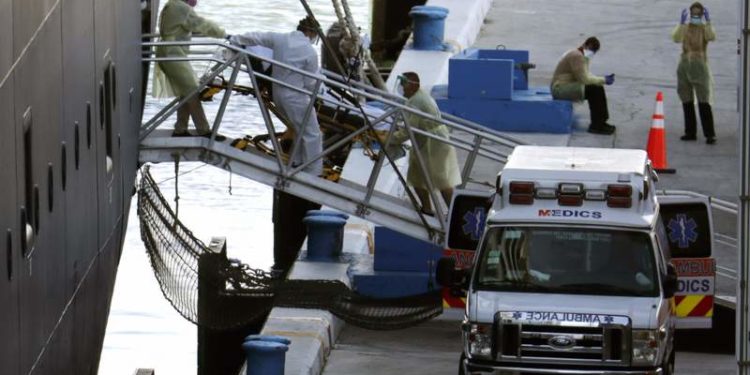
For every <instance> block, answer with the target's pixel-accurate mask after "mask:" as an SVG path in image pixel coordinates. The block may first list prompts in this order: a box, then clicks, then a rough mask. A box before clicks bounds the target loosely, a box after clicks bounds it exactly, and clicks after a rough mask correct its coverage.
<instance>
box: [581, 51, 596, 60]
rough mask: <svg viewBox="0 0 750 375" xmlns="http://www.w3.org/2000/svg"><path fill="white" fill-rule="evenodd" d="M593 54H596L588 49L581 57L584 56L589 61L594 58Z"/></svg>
mask: <svg viewBox="0 0 750 375" xmlns="http://www.w3.org/2000/svg"><path fill="white" fill-rule="evenodd" d="M594 54H596V52H594V51H592V50H590V49H585V50H583V56H585V57H586V58H587V59H589V60H591V59H592V58H593V57H594Z"/></svg>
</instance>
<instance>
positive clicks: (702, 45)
mask: <svg viewBox="0 0 750 375" xmlns="http://www.w3.org/2000/svg"><path fill="white" fill-rule="evenodd" d="M715 39H716V32H715V31H714V27H713V26H711V24H710V23H707V24H701V25H691V24H681V25H677V27H675V28H674V30H673V31H672V40H674V42H675V43H682V56H681V57H680V64H679V65H678V66H677V94H678V95H679V96H680V101H682V102H683V103H692V102H694V99H693V93H695V97H697V98H698V102H699V103H709V104H710V103H711V102H712V101H713V78H712V77H711V69H710V68H709V66H708V54H707V53H706V47H707V46H708V42H710V41H713V40H715Z"/></svg>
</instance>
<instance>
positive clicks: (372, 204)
mask: <svg viewBox="0 0 750 375" xmlns="http://www.w3.org/2000/svg"><path fill="white" fill-rule="evenodd" d="M161 45H170V46H174V45H180V46H191V47H196V46H201V47H202V48H204V50H203V51H202V52H201V51H193V50H191V54H190V55H188V56H187V57H184V58H179V57H155V55H154V53H153V51H147V52H144V61H147V62H155V63H158V62H174V61H190V62H195V61H203V62H207V63H208V64H209V66H210V67H209V69H208V70H207V73H206V74H205V75H204V76H203V77H202V78H201V80H200V82H199V87H198V88H197V89H196V90H194V91H193V92H192V93H191V94H189V95H187V96H185V97H182V98H177V99H174V100H173V101H172V102H171V103H169V104H168V105H166V106H165V107H164V108H162V109H161V110H160V111H158V113H156V115H154V116H153V117H152V118H151V119H149V120H148V121H146V122H145V123H144V124H143V125H142V129H141V135H140V156H139V159H140V162H142V163H145V162H153V163H159V162H175V161H200V162H204V163H208V164H211V165H214V166H216V167H218V168H223V169H225V170H228V171H230V172H231V173H234V174H238V175H241V176H244V177H246V178H249V179H251V180H254V181H257V182H260V183H263V184H265V185H268V186H270V187H273V188H275V189H278V190H283V191H285V192H288V193H290V194H294V195H297V196H300V197H304V198H306V199H309V200H311V201H314V202H317V203H320V204H322V205H325V206H328V207H332V208H335V209H338V210H341V211H343V212H347V213H349V214H352V215H356V216H358V217H361V218H363V219H366V220H368V221H371V222H373V223H375V224H379V225H382V226H385V227H388V228H391V229H393V230H396V231H398V232H401V233H404V234H406V235H409V236H412V237H414V238H418V239H422V240H426V241H430V242H433V243H437V244H442V242H443V238H444V236H445V232H446V225H447V224H446V221H447V220H446V212H447V210H446V209H445V208H446V207H445V206H442V207H441V206H439V205H438V204H437V203H436V202H440V201H441V199H440V197H439V196H438V194H437V191H436V189H434V186H435V184H434V182H433V180H432V177H431V176H430V174H429V173H428V168H427V161H426V160H424V159H423V155H422V154H421V153H420V152H414V155H412V157H416V160H417V162H418V166H419V171H418V172H419V173H420V175H421V177H422V178H423V179H424V181H426V183H427V186H428V187H430V189H429V190H430V192H431V193H430V194H431V199H432V202H435V208H436V209H435V216H429V215H425V214H423V213H422V211H421V208H420V205H419V204H418V202H417V200H416V199H415V197H414V195H413V194H411V192H410V190H409V187H408V186H407V182H406V179H405V177H404V176H403V174H402V173H401V172H400V171H399V170H398V168H397V167H396V164H395V163H394V155H392V153H391V152H387V151H386V150H389V148H391V149H392V147H391V144H390V141H391V138H392V136H393V134H394V133H395V131H396V130H397V129H400V130H401V132H402V134H403V132H406V134H407V135H408V139H409V140H410V141H411V144H412V145H417V144H418V142H417V140H418V139H425V138H430V139H431V140H433V141H438V142H442V143H445V144H449V145H451V146H453V147H454V148H455V149H456V151H457V153H460V156H461V157H460V158H459V159H460V160H462V165H460V166H459V168H460V170H461V177H462V181H463V182H462V184H461V185H460V186H459V187H461V188H466V187H467V184H468V183H470V182H477V176H478V175H483V177H481V178H479V181H481V182H483V183H484V184H485V185H487V184H489V185H491V186H493V187H494V178H495V175H496V174H497V172H499V171H500V170H501V169H502V166H503V165H504V163H505V162H506V160H507V159H506V158H507V156H508V155H509V154H510V152H511V151H512V149H513V148H514V147H515V146H516V145H518V144H522V142H521V141H519V140H517V139H513V138H511V137H508V136H506V135H503V134H501V133H499V132H496V131H492V130H490V129H487V128H484V127H482V126H480V125H478V124H475V123H472V122H469V121H466V120H464V119H461V118H458V117H455V116H451V115H448V114H442V116H433V115H431V114H428V113H424V112H421V111H418V110H415V109H413V108H411V107H409V106H407V105H406V100H405V99H404V98H403V97H400V96H396V95H393V94H390V93H388V92H386V91H382V90H379V89H376V88H373V87H370V86H367V85H365V84H362V83H359V82H356V81H351V80H348V79H346V78H344V77H342V76H340V75H337V74H334V73H331V72H328V71H321V72H319V73H318V72H316V73H312V72H307V71H303V70H300V69H297V68H295V67H292V66H289V65H286V64H283V63H281V62H279V61H275V60H273V59H269V58H266V57H262V56H259V55H256V54H253V53H251V52H249V51H248V50H246V49H244V48H241V47H238V46H234V45H231V44H228V43H225V42H217V41H215V40H202V41H201V40H196V41H193V42H149V43H144V46H145V47H149V48H153V47H158V46H161ZM205 48H210V49H214V50H215V51H214V52H216V53H213V54H211V51H206V50H205ZM194 49H195V48H194ZM253 61H255V62H256V63H257V62H263V63H266V64H270V65H271V66H272V67H273V69H287V70H289V71H292V72H294V73H297V74H300V75H301V76H303V77H304V78H305V80H306V81H308V82H311V83H312V84H311V85H310V86H308V87H294V86H291V85H289V84H287V83H285V82H282V81H279V80H277V79H275V78H273V77H272V76H270V75H267V74H265V73H263V72H260V71H258V70H254V69H253V64H252V62H253ZM256 66H257V65H256ZM227 73H228V75H229V77H230V78H229V79H228V80H224V79H223V75H224V74H227ZM219 76H222V80H223V81H224V83H225V84H224V85H223V86H222V87H223V88H224V92H223V96H222V99H221V104H220V106H219V108H218V110H217V112H216V116H215V118H214V121H213V127H212V133H211V136H210V137H208V138H204V137H172V136H171V133H172V130H171V126H170V127H169V129H161V128H160V127H161V125H163V124H164V123H165V121H166V120H167V119H168V118H169V117H170V116H171V115H172V114H174V113H175V112H176V111H177V110H178V109H179V108H180V107H181V106H183V105H185V103H186V102H187V101H189V100H190V99H191V98H193V97H195V96H197V95H200V93H201V91H202V90H203V89H204V88H206V87H208V86H211V85H212V84H214V82H215V79H216V78H217V77H219ZM243 79H244V82H247V83H246V84H245V85H246V86H240V85H241V84H242V82H241V80H243ZM262 80H265V81H266V82H270V83H272V84H273V86H274V88H279V87H284V88H286V89H289V90H293V91H295V92H297V93H300V94H302V95H304V96H306V97H307V98H309V106H308V109H307V113H306V115H305V116H306V118H305V119H307V116H315V115H316V114H315V113H316V112H315V110H316V109H318V110H320V108H321V107H325V108H327V109H328V110H329V112H331V111H332V112H333V115H331V117H332V118H333V122H334V123H335V122H336V121H335V119H336V118H337V116H339V115H342V114H348V115H354V116H355V117H357V118H358V119H359V123H358V124H359V125H358V126H349V127H347V128H346V129H347V131H346V132H345V133H344V134H343V135H340V136H339V137H338V138H337V139H334V140H333V141H331V142H328V144H324V147H323V148H324V149H323V152H322V153H321V154H320V155H317V156H316V157H314V158H313V159H312V160H306V161H305V162H304V163H303V164H301V165H294V164H293V163H292V161H293V160H294V158H293V157H290V156H289V155H295V153H296V152H299V150H298V147H297V145H299V144H300V140H301V133H302V132H296V138H295V139H294V142H293V143H292V145H293V146H292V148H291V151H290V152H287V154H288V155H287V154H285V153H284V149H283V148H282V146H281V144H280V142H279V140H278V139H277V137H276V136H275V134H276V127H275V126H274V118H276V119H277V120H281V121H282V122H284V123H285V124H286V125H287V126H288V127H292V128H294V126H295V124H291V123H289V121H285V119H284V115H283V112H282V113H280V112H279V110H278V109H277V108H276V107H275V105H274V103H273V101H272V100H271V98H270V95H268V94H267V93H265V92H263V91H262V87H261V86H260V85H259V82H261V81H262ZM306 86H307V85H306ZM237 87H245V88H247V89H248V91H251V92H252V95H253V96H254V97H255V99H256V100H255V103H254V104H249V103H252V102H250V101H248V100H247V99H244V100H233V101H231V102H230V99H232V98H233V95H232V93H233V90H235V89H237ZM364 103H367V104H364ZM373 103H375V104H374V105H373ZM248 105H257V109H258V110H259V111H260V115H261V116H262V118H263V121H264V123H265V128H266V129H265V130H266V131H267V134H268V135H270V136H269V137H268V138H269V140H268V142H266V144H267V149H266V150H259V149H255V148H249V149H246V150H240V149H238V148H236V147H233V146H232V145H231V144H230V143H229V142H228V141H218V140H216V135H217V134H219V133H220V129H221V126H222V119H223V117H224V114H225V112H226V111H227V110H231V108H232V107H233V106H245V107H247V106H248ZM235 108H236V107H235ZM419 119H428V120H430V121H434V122H437V123H440V124H443V125H445V126H447V127H448V129H449V130H450V136H449V137H448V138H444V137H441V136H439V135H436V134H434V133H430V132H428V131H425V130H423V129H420V128H418V127H417V126H414V124H412V122H415V120H419ZM304 122H306V121H303V123H304ZM354 140H360V141H363V143H365V144H367V147H369V146H370V145H371V144H375V145H376V146H377V147H375V149H376V150H377V151H375V153H374V154H373V159H374V160H373V161H372V171H371V172H370V173H369V176H368V178H367V181H351V180H343V179H342V180H340V181H339V182H333V181H329V180H327V179H324V178H320V177H319V176H317V175H312V174H310V173H308V172H307V171H306V167H308V166H309V165H310V164H312V163H313V162H315V161H316V160H319V159H321V158H326V157H327V156H330V155H332V154H334V153H336V152H339V151H340V150H342V149H345V148H347V147H349V146H350V144H351V143H352V142H353V141H354ZM287 151H288V150H287ZM383 173H393V174H395V175H396V176H397V177H398V181H399V182H400V184H401V185H402V187H403V189H402V190H403V191H404V192H406V193H407V197H406V199H405V198H402V197H399V196H393V195H390V194H389V193H388V192H384V191H379V190H377V189H376V186H377V182H378V179H379V178H380V177H381V176H382V175H383ZM482 178H483V179H482ZM488 180H489V181H488ZM473 185H475V184H473ZM479 186H482V185H479ZM483 188H484V189H487V187H486V186H484V187H483Z"/></svg>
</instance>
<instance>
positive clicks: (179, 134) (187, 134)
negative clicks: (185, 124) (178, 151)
mask: <svg viewBox="0 0 750 375" xmlns="http://www.w3.org/2000/svg"><path fill="white" fill-rule="evenodd" d="M172 136H173V137H190V136H192V134H190V133H188V132H178V131H177V130H175V131H173V132H172Z"/></svg>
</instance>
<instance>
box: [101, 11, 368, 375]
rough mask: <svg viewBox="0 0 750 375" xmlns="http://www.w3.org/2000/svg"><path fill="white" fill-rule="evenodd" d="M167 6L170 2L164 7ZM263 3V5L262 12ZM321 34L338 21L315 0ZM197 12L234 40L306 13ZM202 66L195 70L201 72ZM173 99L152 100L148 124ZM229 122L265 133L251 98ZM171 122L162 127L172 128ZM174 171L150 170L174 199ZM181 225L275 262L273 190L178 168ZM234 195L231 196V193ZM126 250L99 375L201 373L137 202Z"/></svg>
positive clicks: (236, 253)
mask: <svg viewBox="0 0 750 375" xmlns="http://www.w3.org/2000/svg"><path fill="white" fill-rule="evenodd" d="M162 2H163V3H164V2H166V1H162ZM349 2H350V6H351V8H352V13H353V14H354V18H355V22H356V23H357V25H358V26H360V27H362V28H363V29H365V28H367V27H368V26H369V18H368V17H369V1H368V0H349ZM259 4H263V5H262V6H257V5H259ZM310 6H311V7H312V8H313V10H314V12H315V15H316V17H317V18H318V21H319V22H320V23H321V25H322V26H323V28H324V29H326V28H327V27H328V25H330V24H331V23H332V22H333V21H335V20H336V16H335V13H334V11H333V6H332V5H331V2H329V1H324V0H312V1H310ZM196 11H197V12H198V13H199V14H200V15H202V16H204V17H206V18H208V19H211V20H214V21H217V22H219V23H220V24H221V25H222V26H223V27H224V28H225V29H226V30H227V33H229V34H234V33H242V32H246V31H277V32H287V31H290V30H293V29H294V28H295V27H296V25H297V22H298V21H299V19H300V18H303V17H304V16H305V12H304V8H303V7H302V5H301V4H300V2H299V1H297V0H266V1H263V2H258V1H252V2H250V1H246V0H210V1H209V0H201V1H199V4H198V6H197V7H196ZM204 69H205V67H201V66H198V65H196V67H195V70H196V72H197V73H198V74H201V73H202V72H203V71H204ZM219 101H220V96H219V97H217V98H215V101H214V102H213V103H208V104H204V107H205V109H206V112H207V114H208V116H209V120H211V119H212V118H213V115H214V114H215V113H216V110H217V107H218V103H219ZM167 102H168V101H167V100H165V99H161V100H156V99H153V98H151V97H149V98H148V103H147V106H146V111H145V112H146V115H145V116H144V119H148V118H150V117H149V115H153V114H154V113H156V111H158V110H159V108H161V107H162V106H163V105H165V104H166V103H167ZM230 103H232V108H231V109H229V110H228V111H227V113H226V114H225V116H224V122H223V125H222V129H221V132H222V133H223V134H227V135H229V136H240V135H242V134H261V133H266V131H265V126H264V124H263V121H262V118H261V117H260V113H259V112H258V110H257V105H256V104H255V101H254V99H253V98H250V97H242V96H237V97H233V99H232V101H231V102H230ZM171 123H173V120H168V121H167V122H166V123H165V126H171ZM174 173H175V171H174V165H173V164H162V165H154V166H153V167H152V174H153V175H154V178H155V179H156V181H160V182H161V183H160V186H161V188H162V192H163V193H164V195H165V197H166V198H167V199H169V200H172V202H173V199H174V196H175V189H174V185H175V181H174ZM180 173H181V175H180V177H179V197H180V207H179V216H180V219H181V220H182V221H183V222H184V223H185V224H186V225H187V227H188V228H190V229H191V230H192V231H193V232H194V233H195V235H196V236H197V237H198V238H200V239H202V240H204V241H205V242H208V240H209V239H210V238H211V236H225V237H226V238H227V244H228V249H227V251H228V255H229V257H233V258H239V259H241V260H242V261H243V262H245V263H248V264H250V265H251V266H253V267H258V268H265V269H268V268H269V267H270V266H271V264H272V263H273V250H272V249H273V235H272V233H273V226H272V223H271V204H272V201H271V198H272V190H271V189H270V188H268V187H266V186H264V185H260V184H257V183H255V182H253V181H249V180H246V179H244V178H242V177H239V176H231V175H230V174H229V173H228V172H225V171H223V170H219V169H217V168H214V167H211V166H205V165H202V164H197V163H180ZM230 189H231V194H230ZM132 204H133V206H132V208H131V210H130V221H129V223H128V231H127V234H126V238H125V247H124V249H123V253H122V259H121V262H120V267H119V270H118V274H117V283H116V285H115V292H114V296H113V300H112V306H111V311H110V316H109V322H108V325H107V333H106V337H105V339H104V348H103V351H102V357H101V364H100V368H99V374H101V375H120V374H122V375H132V374H133V373H134V371H135V369H136V368H154V369H156V373H157V374H159V375H165V374H166V375H169V374H194V373H195V372H196V362H197V361H196V342H197V335H196V329H195V326H194V325H192V324H191V323H189V322H188V321H187V320H185V319H184V318H182V317H181V316H180V315H179V314H178V313H177V311H175V310H174V308H172V306H171V305H170V304H169V302H168V301H167V300H166V299H164V297H163V296H162V294H161V290H160V289H159V285H158V284H157V282H156V279H155V278H154V276H153V272H152V270H151V266H150V264H149V261H148V257H147V255H146V251H145V248H144V246H143V243H142V242H141V239H140V232H139V230H140V228H139V225H138V217H137V214H136V210H135V204H136V201H135V200H133V202H132Z"/></svg>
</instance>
